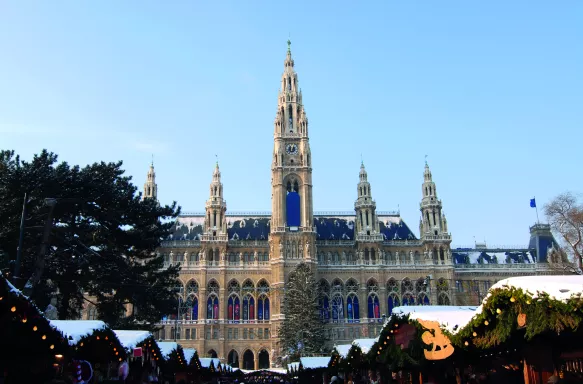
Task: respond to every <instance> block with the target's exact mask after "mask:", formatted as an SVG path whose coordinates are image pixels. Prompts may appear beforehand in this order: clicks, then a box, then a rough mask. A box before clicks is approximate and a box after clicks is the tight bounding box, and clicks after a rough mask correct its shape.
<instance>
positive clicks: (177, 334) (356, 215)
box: [144, 42, 554, 369]
mask: <svg viewBox="0 0 583 384" xmlns="http://www.w3.org/2000/svg"><path fill="white" fill-rule="evenodd" d="M277 101H278V104H277V113H276V116H275V122H274V133H273V138H274V139H273V144H274V145H273V154H272V166H271V188H272V211H271V213H246V214H236V213H229V212H228V211H227V203H226V201H225V199H224V191H223V184H222V181H221V173H220V170H219V165H218V164H217V165H216V167H215V169H214V172H213V174H212V181H211V183H210V187H209V198H208V200H207V202H206V204H205V212H204V213H200V214H188V215H182V216H181V217H180V218H179V219H178V220H177V222H176V225H175V227H174V230H173V234H172V236H171V237H170V238H169V239H167V240H166V241H164V242H163V244H162V247H161V248H160V249H159V251H158V252H159V254H161V255H163V257H164V260H165V263H166V265H170V264H175V263H180V264H181V266H182V270H181V272H180V280H181V282H182V284H183V289H182V292H181V298H182V300H181V305H180V308H179V309H178V311H177V313H175V314H169V316H168V317H165V318H164V319H163V320H162V321H161V325H162V329H161V331H160V332H159V334H158V337H159V338H160V339H171V340H173V339H174V338H176V339H178V340H180V343H181V344H182V345H183V346H184V347H194V348H196V349H197V350H198V351H199V354H200V356H201V357H204V356H212V357H218V358H220V359H221V360H222V361H224V362H227V363H229V364H232V365H234V366H238V367H241V368H245V369H253V368H265V367H269V366H274V365H277V364H278V363H277V361H278V360H277V358H278V354H279V351H278V346H277V343H278V339H277V328H278V326H279V325H280V323H281V321H282V319H283V316H282V298H283V295H284V294H285V282H286V278H287V276H288V274H289V273H290V271H292V270H293V269H294V267H295V266H296V265H297V264H298V263H300V262H302V261H304V262H307V263H309V264H310V265H311V266H312V268H313V270H314V271H315V274H316V278H317V280H318V281H319V286H320V288H321V298H320V307H321V311H320V314H321V317H322V319H323V320H324V321H325V322H326V323H327V335H328V339H329V343H330V344H331V345H332V344H334V343H345V342H349V341H350V340H353V339H355V338H359V337H375V336H376V335H377V334H378V332H379V330H380V327H381V325H382V321H383V317H385V316H387V315H389V314H390V313H391V309H392V308H393V307H395V306H398V305H428V304H432V305H435V304H437V305H455V304H457V305H461V304H466V305H467V304H476V303H478V302H479V300H480V299H481V298H482V296H483V294H484V293H485V292H486V291H487V289H488V288H489V286H490V284H493V283H494V282H496V281H497V280H499V279H501V278H505V277H508V276H516V275H530V274H536V273H544V266H543V267H541V265H542V264H544V263H542V262H543V261H544V259H545V257H546V250H547V248H549V246H550V245H552V244H554V239H552V235H551V236H550V238H549V235H550V231H548V228H547V227H545V226H542V227H540V226H539V227H537V226H535V227H533V228H532V229H531V232H534V233H535V235H533V236H534V237H533V238H532V239H531V240H532V241H533V243H532V244H531V246H529V247H525V249H494V250H490V249H486V248H484V247H482V248H480V247H476V248H464V249H455V250H452V249H451V248H450V244H451V234H450V233H449V232H448V228H447V220H446V218H445V215H444V214H443V212H442V202H441V200H439V198H438V194H437V188H436V184H435V182H434V181H433V177H432V174H431V171H430V169H429V166H428V165H427V164H426V165H425V170H424V172H423V180H422V184H421V202H420V205H419V208H420V213H421V220H420V223H419V233H420V236H419V238H418V237H417V236H416V235H415V234H414V233H413V232H412V231H411V229H410V228H409V227H408V226H407V224H405V222H404V221H403V219H402V218H401V217H400V215H399V213H395V212H379V211H377V210H376V202H375V200H374V199H373V193H372V189H371V185H370V183H369V182H368V180H367V172H366V170H365V167H364V165H363V164H361V166H360V173H359V175H358V183H357V184H356V191H355V192H356V193H355V198H356V200H355V202H354V211H350V212H323V213H317V212H314V207H313V204H312V185H313V184H312V160H311V148H310V141H309V128H310V127H309V124H308V118H307V115H306V111H305V110H304V105H303V103H302V92H301V90H300V89H299V87H298V77H297V74H296V72H295V70H294V60H293V59H292V55H291V51H290V49H289V42H288V51H287V55H286V58H285V61H284V72H283V75H282V78H281V91H280V92H279V95H278V100H277ZM355 176H356V175H355ZM156 194H157V186H156V182H155V174H154V168H153V166H151V167H150V171H149V172H148V176H147V181H146V183H145V185H144V196H145V197H150V198H156ZM539 243H540V244H539ZM539 248H540V249H539ZM537 252H538V253H537ZM537 254H538V255H540V256H536V255H537Z"/></svg>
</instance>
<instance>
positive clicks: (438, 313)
mask: <svg viewBox="0 0 583 384" xmlns="http://www.w3.org/2000/svg"><path fill="white" fill-rule="evenodd" d="M476 309H477V307H466V306H454V305H451V306H446V305H415V306H402V307H396V308H393V314H394V315H407V314H408V315H409V319H413V320H417V319H421V320H429V321H437V322H438V323H439V324H440V325H441V326H442V327H444V328H445V329H447V330H448V331H449V332H451V333H456V332H457V331H458V330H459V329H461V328H463V327H464V326H465V325H466V324H468V323H469V322H470V320H471V319H472V317H474V315H475V314H476Z"/></svg>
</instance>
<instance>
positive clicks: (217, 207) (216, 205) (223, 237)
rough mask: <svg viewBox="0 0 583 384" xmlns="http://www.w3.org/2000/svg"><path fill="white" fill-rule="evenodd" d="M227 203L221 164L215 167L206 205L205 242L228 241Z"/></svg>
mask: <svg viewBox="0 0 583 384" xmlns="http://www.w3.org/2000/svg"><path fill="white" fill-rule="evenodd" d="M226 212H227V202H226V201H225V199H224V198H223V183H222V182H221V171H220V170H219V163H218V162H217V163H216V165H215V169H214V171H213V179H212V181H211V184H210V187H209V199H208V200H207V202H206V204H205V215H206V216H205V220H204V226H203V235H202V240H203V241H214V242H216V241H225V242H226V241H227V239H228V238H227V219H226V218H225V213H226Z"/></svg>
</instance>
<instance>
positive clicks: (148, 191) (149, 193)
mask: <svg viewBox="0 0 583 384" xmlns="http://www.w3.org/2000/svg"><path fill="white" fill-rule="evenodd" d="M146 198H150V199H157V198H158V185H157V184H156V173H155V172H154V161H153V160H152V162H151V163H150V169H149V170H148V175H147V176H146V182H145V183H144V194H143V195H142V199H146Z"/></svg>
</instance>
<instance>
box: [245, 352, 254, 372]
mask: <svg viewBox="0 0 583 384" xmlns="http://www.w3.org/2000/svg"><path fill="white" fill-rule="evenodd" d="M243 369H247V370H253V369H255V354H254V353H253V351H252V350H251V349H247V350H245V352H243Z"/></svg>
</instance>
